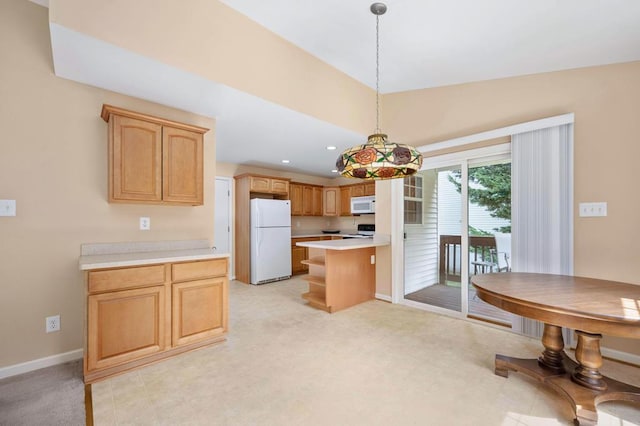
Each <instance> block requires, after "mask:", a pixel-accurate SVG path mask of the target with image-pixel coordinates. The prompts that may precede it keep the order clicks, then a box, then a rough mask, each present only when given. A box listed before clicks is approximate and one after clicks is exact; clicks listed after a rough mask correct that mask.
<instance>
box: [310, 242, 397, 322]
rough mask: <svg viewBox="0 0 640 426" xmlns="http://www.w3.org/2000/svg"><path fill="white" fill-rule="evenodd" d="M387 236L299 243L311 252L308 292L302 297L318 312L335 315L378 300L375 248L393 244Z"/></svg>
mask: <svg viewBox="0 0 640 426" xmlns="http://www.w3.org/2000/svg"><path fill="white" fill-rule="evenodd" d="M389 241H390V239H389V237H388V236H383V235H376V236H375V237H374V238H353V239H346V240H331V241H308V242H300V243H297V245H298V246H301V247H307V248H308V249H309V258H308V259H306V260H304V261H303V263H305V264H307V265H308V266H309V274H308V275H305V276H304V277H303V279H305V280H306V281H307V282H308V283H309V291H308V292H306V293H304V294H303V295H302V297H303V298H304V299H305V300H306V301H307V302H308V303H309V305H310V306H313V307H315V308H318V309H322V310H324V311H327V312H330V313H332V312H336V311H339V310H341V309H346V308H348V307H351V306H354V305H357V304H359V303H362V302H366V301H367V300H372V299H374V297H375V291H376V265H375V262H376V247H383V246H387V245H389V244H390V242H389Z"/></svg>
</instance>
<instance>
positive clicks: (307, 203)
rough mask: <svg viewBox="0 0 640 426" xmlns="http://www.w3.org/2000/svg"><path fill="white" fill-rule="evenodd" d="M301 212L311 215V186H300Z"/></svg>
mask: <svg viewBox="0 0 640 426" xmlns="http://www.w3.org/2000/svg"><path fill="white" fill-rule="evenodd" d="M302 214H303V215H304V216H312V215H313V187H312V186H308V185H305V186H303V187H302Z"/></svg>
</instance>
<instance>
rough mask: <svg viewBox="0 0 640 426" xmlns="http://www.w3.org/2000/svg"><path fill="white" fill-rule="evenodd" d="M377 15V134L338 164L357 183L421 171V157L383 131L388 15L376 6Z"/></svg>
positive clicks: (346, 154)
mask: <svg viewBox="0 0 640 426" xmlns="http://www.w3.org/2000/svg"><path fill="white" fill-rule="evenodd" d="M370 9H371V13H373V14H374V15H376V130H375V133H374V134H372V135H370V136H369V138H368V140H367V143H365V144H362V145H357V146H354V147H351V148H349V149H347V150H345V151H344V152H343V153H342V154H341V155H340V156H339V157H338V159H337V160H336V167H337V168H338V171H339V172H340V173H341V174H342V176H344V177H350V178H358V179H366V180H371V179H394V178H402V177H405V176H410V175H412V174H414V173H416V172H417V171H418V170H420V167H421V166H422V154H420V152H418V150H417V149H415V148H414V147H412V146H409V145H404V144H399V143H393V142H389V141H388V140H387V135H385V134H384V133H382V131H381V130H380V35H379V34H380V31H379V27H380V15H383V14H384V13H385V12H386V11H387V6H386V5H385V4H384V3H373V4H372V5H371V7H370Z"/></svg>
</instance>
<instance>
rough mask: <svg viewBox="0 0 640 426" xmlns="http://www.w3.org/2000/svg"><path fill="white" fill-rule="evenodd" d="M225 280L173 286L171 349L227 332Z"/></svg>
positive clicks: (187, 282)
mask: <svg viewBox="0 0 640 426" xmlns="http://www.w3.org/2000/svg"><path fill="white" fill-rule="evenodd" d="M227 283H228V281H227V279H226V278H225V277H219V278H211V279H206V280H200V281H186V282H183V283H177V284H173V286H172V289H173V290H172V299H171V306H172V332H171V340H172V344H173V346H180V345H186V344H189V343H194V342H198V341H200V340H205V339H208V338H211V337H216V336H219V335H221V334H224V333H226V331H227V311H226V309H224V307H225V306H227V297H228V296H227V287H228V284H227Z"/></svg>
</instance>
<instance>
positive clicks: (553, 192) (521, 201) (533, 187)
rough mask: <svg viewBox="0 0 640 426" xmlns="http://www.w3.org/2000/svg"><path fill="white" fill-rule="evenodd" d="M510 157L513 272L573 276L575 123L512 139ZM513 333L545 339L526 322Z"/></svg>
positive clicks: (516, 322)
mask: <svg viewBox="0 0 640 426" xmlns="http://www.w3.org/2000/svg"><path fill="white" fill-rule="evenodd" d="M511 155H512V163H511V185H512V187H511V194H512V196H511V202H512V205H511V244H512V248H511V253H512V271H514V272H540V273H550V274H563V275H571V274H573V124H572V123H571V124H563V125H561V126H555V127H548V128H545V129H540V130H535V131H530V132H526V133H520V134H515V135H512V137H511ZM513 329H514V331H518V332H521V333H523V334H526V335H530V336H535V337H539V336H541V335H542V324H540V323H539V322H537V321H533V320H528V319H526V318H521V317H516V318H515V319H514V322H513ZM569 337H570V336H569V333H566V335H565V341H567V342H568V343H569V342H570V339H568V338H569Z"/></svg>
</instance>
